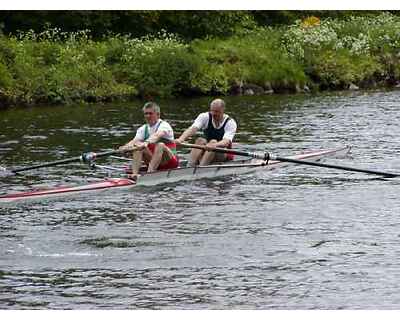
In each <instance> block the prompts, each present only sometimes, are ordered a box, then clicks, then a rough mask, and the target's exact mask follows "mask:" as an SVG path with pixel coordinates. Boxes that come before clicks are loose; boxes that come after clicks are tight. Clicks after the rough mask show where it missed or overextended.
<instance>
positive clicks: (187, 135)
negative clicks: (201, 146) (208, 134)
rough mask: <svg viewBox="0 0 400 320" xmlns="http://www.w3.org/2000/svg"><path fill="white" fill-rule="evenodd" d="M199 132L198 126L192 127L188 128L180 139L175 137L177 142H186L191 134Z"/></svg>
mask: <svg viewBox="0 0 400 320" xmlns="http://www.w3.org/2000/svg"><path fill="white" fill-rule="evenodd" d="M196 132H197V128H196V127H193V126H192V127H190V128H187V129H186V130H185V131H184V132H183V133H182V134H181V136H180V137H179V138H178V139H175V143H177V144H180V143H183V142H185V140H186V139H187V138H190V137H191V136H193V135H194V134H195V133H196Z"/></svg>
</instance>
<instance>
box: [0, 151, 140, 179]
mask: <svg viewBox="0 0 400 320" xmlns="http://www.w3.org/2000/svg"><path fill="white" fill-rule="evenodd" d="M133 150H135V148H131V149H127V150H111V151H104V152H98V153H96V152H86V153H83V154H82V155H80V156H77V157H73V158H68V159H64V160H57V161H52V162H47V163H42V164H36V165H33V166H27V167H21V168H15V169H6V168H4V167H0V168H1V169H2V171H3V173H4V172H5V173H6V174H7V173H9V174H10V173H18V172H22V171H28V170H33V169H38V168H46V167H53V166H57V165H59V164H67V163H72V162H78V161H79V162H83V163H89V162H91V161H94V160H95V159H97V158H101V157H106V156H110V155H114V154H120V153H124V152H126V151H133Z"/></svg>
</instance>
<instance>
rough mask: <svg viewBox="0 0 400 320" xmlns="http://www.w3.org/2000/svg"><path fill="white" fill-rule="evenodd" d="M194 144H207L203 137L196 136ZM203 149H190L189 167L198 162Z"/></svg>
mask: <svg viewBox="0 0 400 320" xmlns="http://www.w3.org/2000/svg"><path fill="white" fill-rule="evenodd" d="M195 144H198V145H203V146H204V145H206V144H207V140H206V139H204V138H197V139H196V141H195ZM203 154H204V151H203V150H200V149H194V148H192V150H191V151H190V163H189V165H190V166H191V167H194V166H197V165H198V164H199V162H200V159H201V157H202V156H203Z"/></svg>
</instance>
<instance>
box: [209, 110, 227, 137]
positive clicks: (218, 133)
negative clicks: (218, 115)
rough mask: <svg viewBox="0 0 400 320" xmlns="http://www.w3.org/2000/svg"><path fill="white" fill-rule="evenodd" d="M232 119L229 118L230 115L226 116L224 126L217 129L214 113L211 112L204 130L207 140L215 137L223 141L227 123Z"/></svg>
mask: <svg viewBox="0 0 400 320" xmlns="http://www.w3.org/2000/svg"><path fill="white" fill-rule="evenodd" d="M230 119H231V118H229V117H228V118H226V120H225V122H224V124H223V125H222V127H221V128H219V129H216V128H214V126H213V123H212V115H211V113H208V127H207V128H206V129H205V130H204V135H205V137H206V139H207V141H210V140H213V139H215V140H217V141H221V140H222V138H223V137H224V134H225V126H226V123H227V122H228V121H229V120H230Z"/></svg>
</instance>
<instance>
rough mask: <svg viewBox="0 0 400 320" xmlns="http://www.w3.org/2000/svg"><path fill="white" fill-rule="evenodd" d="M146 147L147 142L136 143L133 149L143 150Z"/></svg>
mask: <svg viewBox="0 0 400 320" xmlns="http://www.w3.org/2000/svg"><path fill="white" fill-rule="evenodd" d="M148 145H149V143H148V142H136V143H135V148H136V149H137V150H143V149H146V148H147V146H148Z"/></svg>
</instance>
